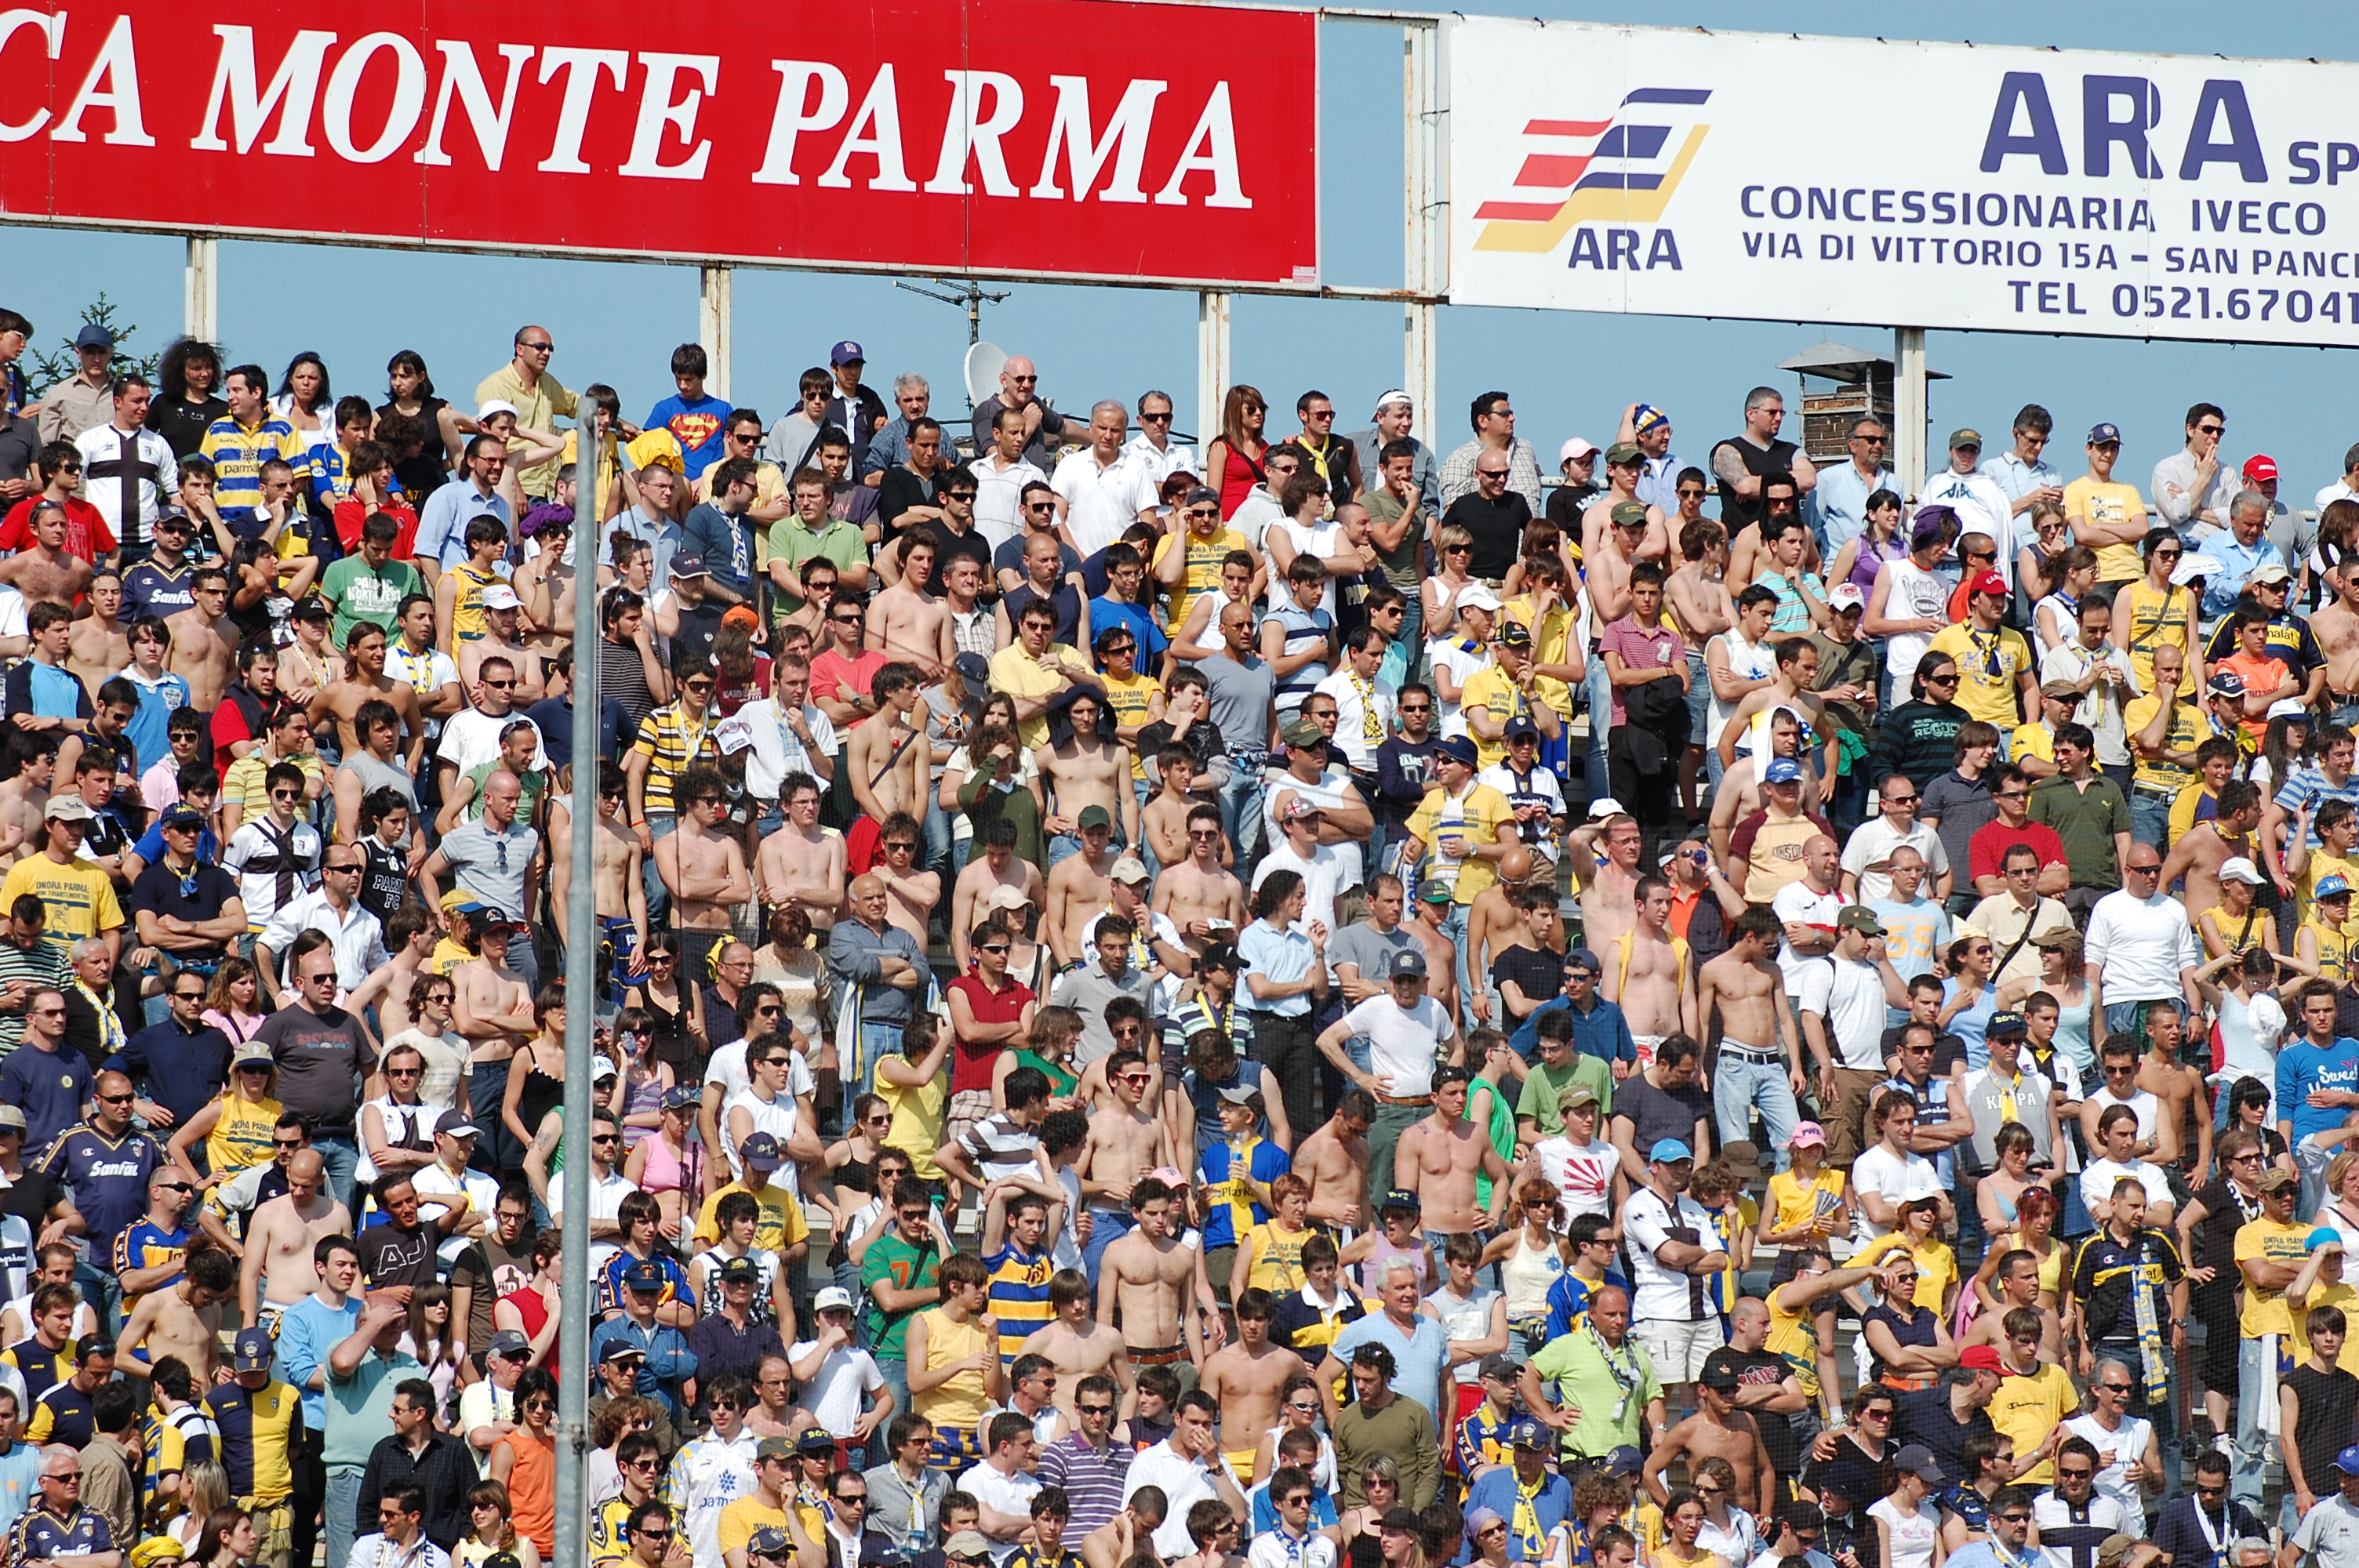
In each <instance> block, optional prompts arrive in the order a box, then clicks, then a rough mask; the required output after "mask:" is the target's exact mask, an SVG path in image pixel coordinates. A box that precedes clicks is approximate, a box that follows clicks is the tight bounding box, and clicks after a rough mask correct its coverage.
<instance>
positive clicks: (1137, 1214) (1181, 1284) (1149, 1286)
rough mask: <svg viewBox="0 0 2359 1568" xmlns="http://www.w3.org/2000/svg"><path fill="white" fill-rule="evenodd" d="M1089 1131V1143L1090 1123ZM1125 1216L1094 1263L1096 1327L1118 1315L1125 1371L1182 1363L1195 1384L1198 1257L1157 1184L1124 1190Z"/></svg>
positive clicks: (1146, 1181)
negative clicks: (1183, 1241) (1183, 1240)
mask: <svg viewBox="0 0 2359 1568" xmlns="http://www.w3.org/2000/svg"><path fill="white" fill-rule="evenodd" d="M1092 1128H1093V1134H1092V1135H1093V1138H1094V1136H1095V1122H1094V1120H1093V1123H1092ZM1084 1158H1087V1156H1086V1155H1085V1156H1084ZM1130 1212H1131V1217H1132V1218H1133V1220H1134V1221H1135V1222H1136V1227H1137V1228H1136V1229H1134V1230H1132V1231H1131V1232H1130V1233H1129V1234H1128V1235H1126V1236H1124V1237H1122V1238H1120V1239H1118V1240H1116V1241H1114V1242H1113V1243H1112V1244H1111V1245H1109V1246H1108V1247H1107V1248H1106V1249H1105V1250H1104V1252H1103V1254H1102V1255H1101V1261H1100V1264H1099V1271H1098V1321H1099V1322H1101V1323H1109V1324H1110V1323H1113V1322H1114V1314H1115V1313H1116V1312H1120V1313H1121V1314H1122V1322H1121V1325H1120V1326H1121V1329H1122V1343H1123V1348H1124V1350H1125V1353H1126V1354H1127V1355H1128V1356H1129V1357H1130V1360H1131V1364H1132V1365H1133V1366H1137V1367H1176V1366H1178V1365H1179V1364H1180V1362H1181V1361H1182V1360H1183V1359H1184V1360H1185V1361H1187V1362H1188V1363H1189V1364H1190V1366H1192V1367H1194V1368H1197V1369H1198V1374H1199V1376H1200V1377H1201V1369H1202V1368H1203V1364H1204V1344H1203V1340H1202V1338H1201V1336H1199V1335H1198V1334H1197V1333H1196V1332H1195V1330H1196V1321H1195V1320H1196V1316H1197V1305H1196V1289H1195V1287H1196V1269H1197V1266H1198V1265H1197V1260H1198V1259H1199V1258H1200V1257H1201V1256H1202V1254H1201V1253H1199V1252H1198V1251H1196V1249H1193V1248H1190V1247H1182V1246H1180V1238H1179V1234H1178V1233H1179V1229H1180V1223H1181V1221H1180V1217H1179V1216H1178V1215H1177V1214H1176V1213H1175V1212H1174V1204H1173V1198H1172V1192H1171V1189H1170V1188H1169V1187H1168V1186H1166V1185H1165V1184H1163V1183H1161V1182H1158V1181H1157V1180H1155V1179H1154V1178H1153V1177H1151V1176H1148V1177H1142V1178H1140V1180H1139V1181H1138V1182H1137V1183H1136V1185H1134V1186H1133V1187H1132V1188H1131V1190H1130ZM1255 1435H1256V1436H1258V1435H1259V1433H1256V1434H1255Z"/></svg>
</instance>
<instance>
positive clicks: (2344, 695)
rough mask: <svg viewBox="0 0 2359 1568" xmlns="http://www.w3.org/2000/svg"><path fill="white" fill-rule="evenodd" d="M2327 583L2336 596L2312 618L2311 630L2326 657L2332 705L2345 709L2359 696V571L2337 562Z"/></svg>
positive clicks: (2329, 697) (2329, 574) (2329, 694)
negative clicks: (2349, 569) (2345, 567)
mask: <svg viewBox="0 0 2359 1568" xmlns="http://www.w3.org/2000/svg"><path fill="white" fill-rule="evenodd" d="M2326 582H2327V584H2328V586H2329V588H2331V589H2332V591H2333V594H2334V597H2333V599H2332V600H2330V601H2329V602H2327V603H2326V604H2323V605H2321V606H2320V607H2319V611H2318V613H2317V614H2315V615H2313V616H2311V617H2310V634H2311V635H2312V636H2314V637H2316V638H2317V639H2318V646H2319V651H2320V652H2321V653H2323V654H2325V655H2326V691H2327V697H2328V701H2329V705H2330V707H2331V708H2348V707H2350V706H2351V705H2352V702H2353V694H2354V693H2359V572H2354V571H2348V570H2346V569H2344V566H2343V564H2342V563H2337V564H2336V565H2334V566H2331V567H2329V568H2326Z"/></svg>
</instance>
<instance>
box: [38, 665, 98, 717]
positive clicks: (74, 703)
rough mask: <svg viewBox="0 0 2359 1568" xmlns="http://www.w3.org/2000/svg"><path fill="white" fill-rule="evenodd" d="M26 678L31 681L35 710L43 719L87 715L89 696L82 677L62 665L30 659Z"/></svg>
mask: <svg viewBox="0 0 2359 1568" xmlns="http://www.w3.org/2000/svg"><path fill="white" fill-rule="evenodd" d="M25 667H26V669H27V671H28V672H29V673H28V674H27V677H26V678H27V680H29V681H30V682H31V683H32V697H33V711H34V712H35V713H37V714H39V715H40V716H41V717H42V718H44V719H75V718H82V717H86V716H87V715H88V711H89V702H90V695H89V691H88V689H87V688H86V687H83V685H82V676H78V675H76V674H74V673H73V672H72V671H71V670H69V669H67V668H66V667H65V666H64V665H45V664H42V663H41V662H40V661H39V660H38V659H33V660H27V662H26V665H25Z"/></svg>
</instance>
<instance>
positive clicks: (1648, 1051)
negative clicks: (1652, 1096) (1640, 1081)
mask: <svg viewBox="0 0 2359 1568" xmlns="http://www.w3.org/2000/svg"><path fill="white" fill-rule="evenodd" d="M1669 1038H1670V1036H1669V1035H1668V1034H1633V1035H1632V1036H1630V1043H1631V1044H1632V1045H1634V1046H1636V1048H1637V1052H1638V1065H1637V1066H1636V1067H1635V1068H1633V1069H1631V1070H1632V1071H1634V1072H1639V1073H1643V1072H1645V1071H1646V1070H1647V1068H1649V1067H1651V1066H1653V1065H1655V1047H1656V1046H1658V1045H1660V1044H1662V1043H1663V1042H1664V1041H1666V1040H1669Z"/></svg>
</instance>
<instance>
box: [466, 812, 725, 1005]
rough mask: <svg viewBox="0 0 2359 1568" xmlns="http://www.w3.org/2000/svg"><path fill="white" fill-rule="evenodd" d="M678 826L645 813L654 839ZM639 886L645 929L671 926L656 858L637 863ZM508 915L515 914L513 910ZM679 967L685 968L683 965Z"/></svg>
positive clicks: (668, 894) (666, 815) (659, 815)
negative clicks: (642, 894) (644, 902)
mask: <svg viewBox="0 0 2359 1568" xmlns="http://www.w3.org/2000/svg"><path fill="white" fill-rule="evenodd" d="M677 827H679V817H677V816H673V815H672V814H671V813H670V812H668V811H650V812H648V813H647V832H648V833H649V834H650V835H651V836H653V837H654V838H662V837H663V836H664V835H665V834H667V833H669V832H671V831H673V830H674V829H675V828H677ZM639 884H640V885H641V886H642V887H644V888H645V889H646V890H647V929H648V930H650V931H654V930H657V929H658V928H660V927H663V926H666V925H670V924H671V890H670V889H669V888H667V887H665V886H664V880H663V873H662V872H660V871H657V870H656V858H655V857H654V856H653V855H648V856H646V857H644V858H643V859H641V860H640V861H639ZM508 913H509V914H516V911H514V910H510V911H508ZM516 917H517V918H518V919H523V918H524V916H522V915H521V914H517V915H516ZM681 967H682V968H686V966H685V965H683V966H681Z"/></svg>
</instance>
